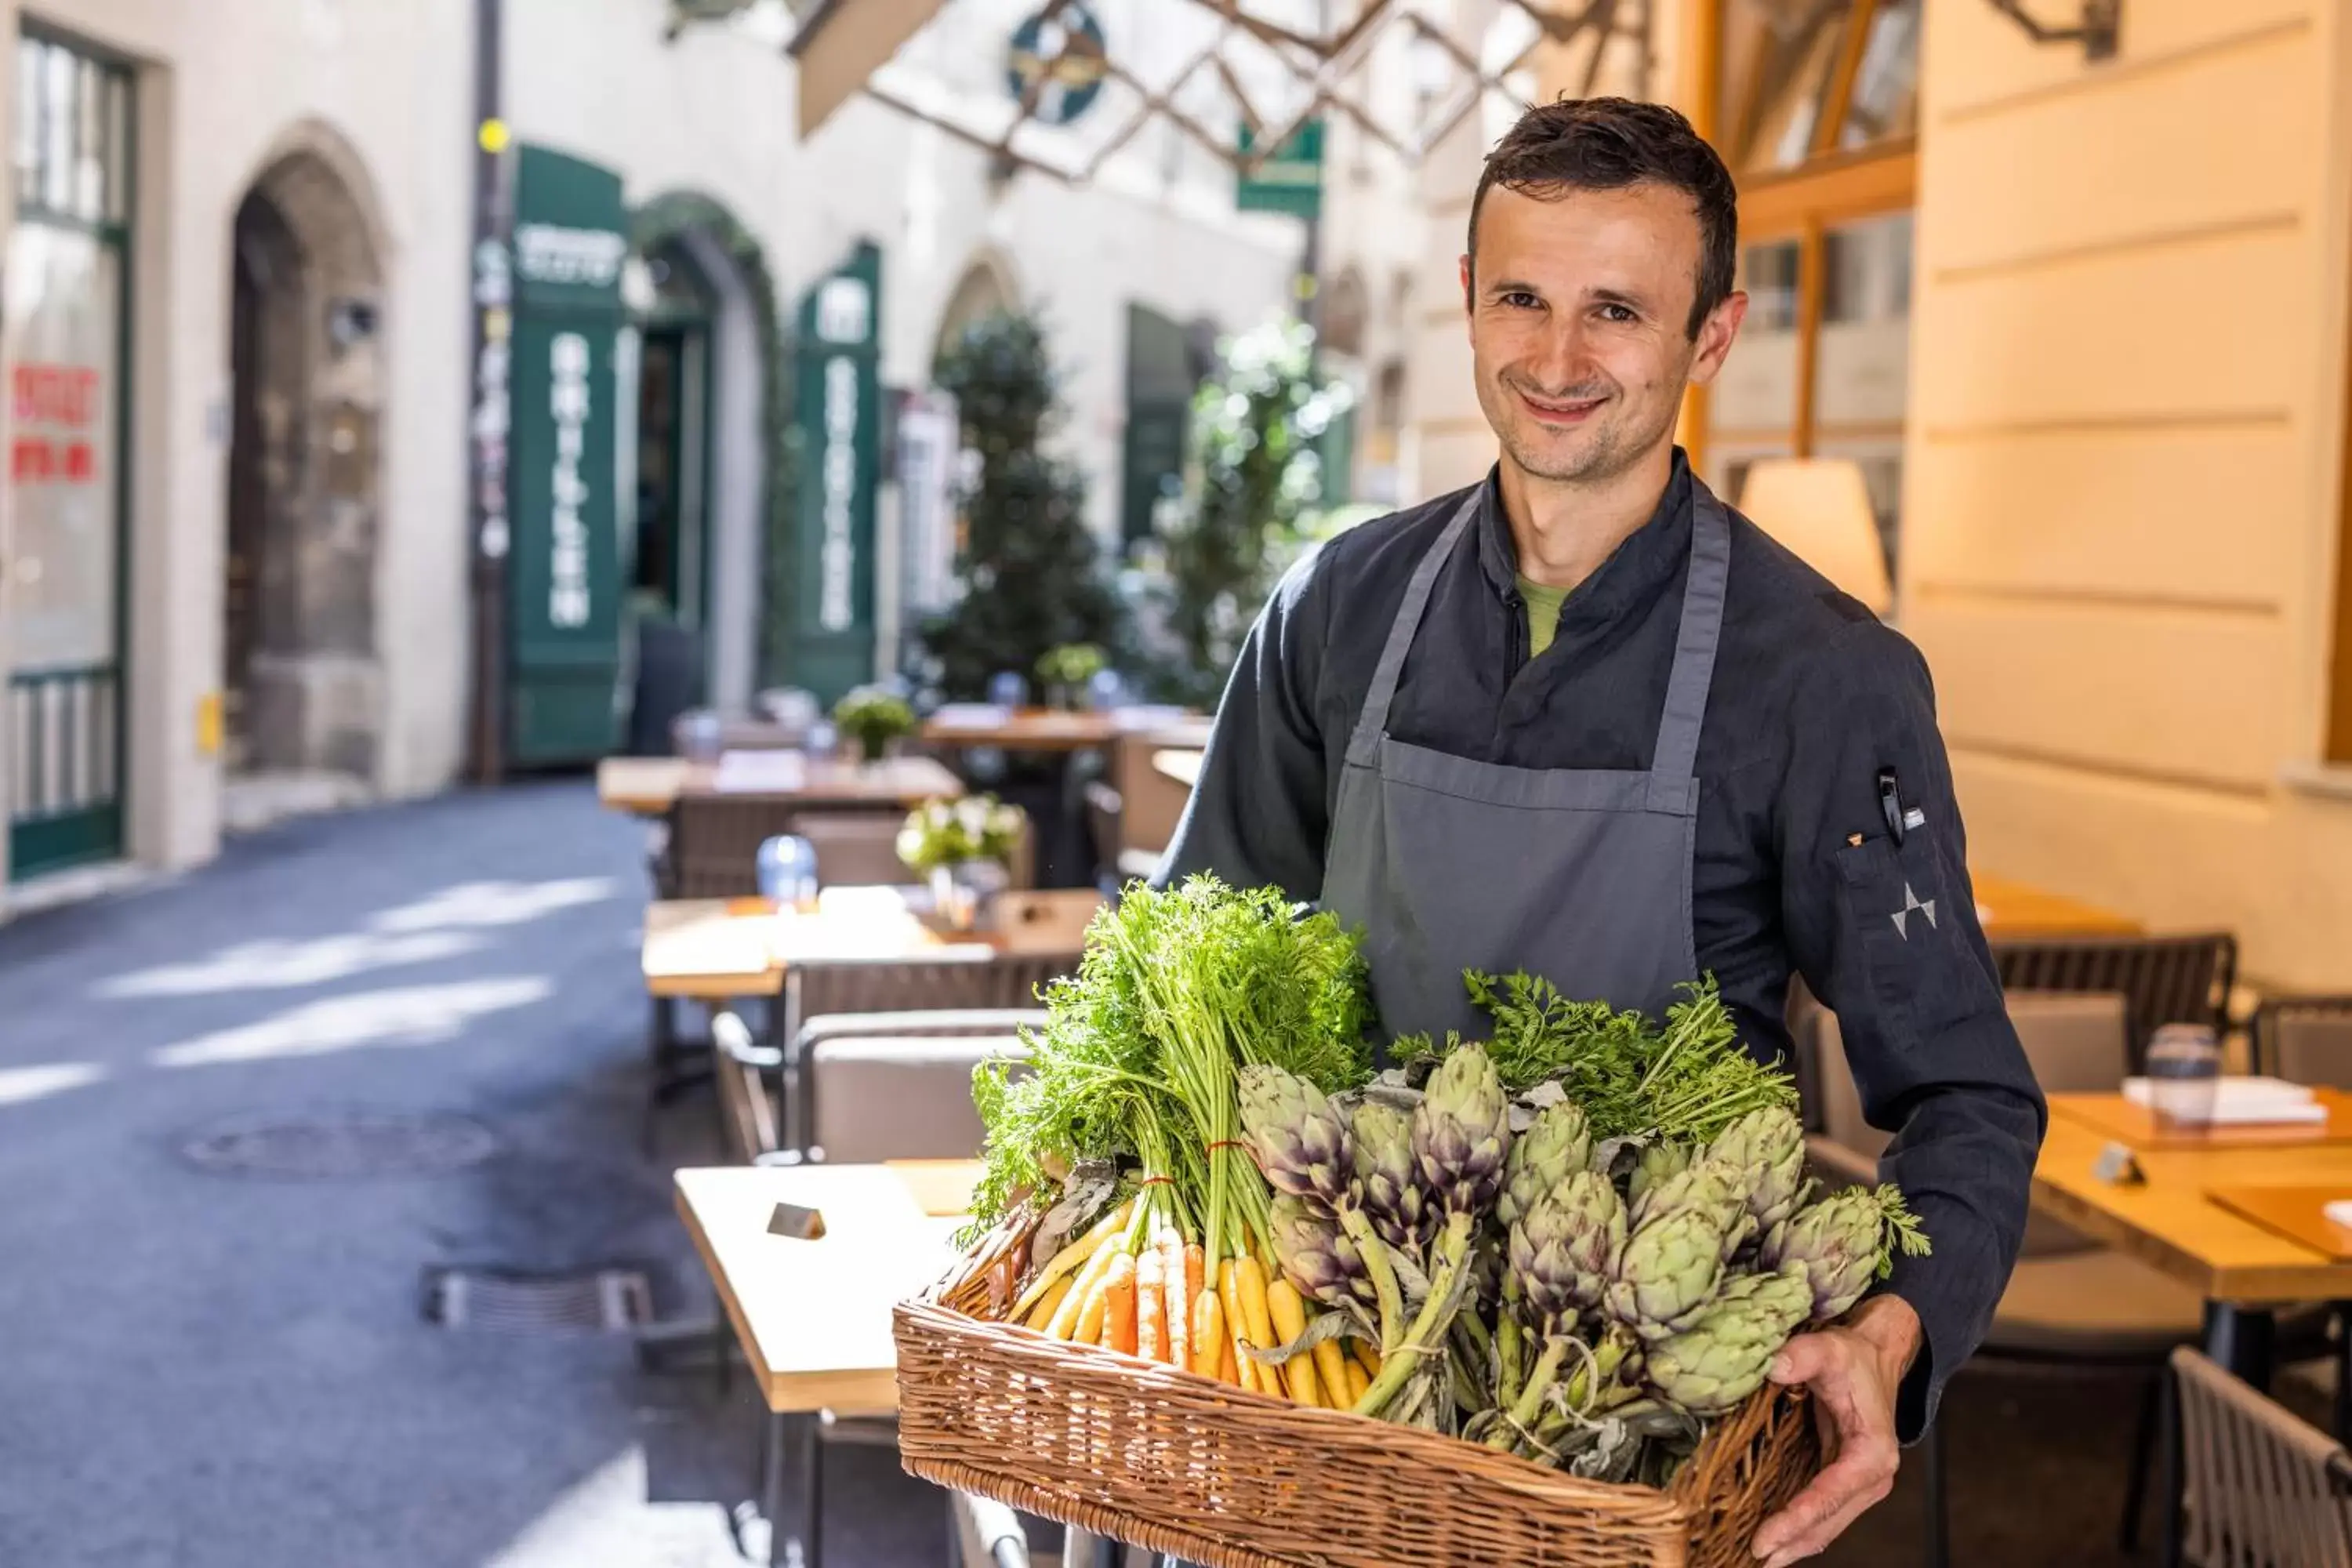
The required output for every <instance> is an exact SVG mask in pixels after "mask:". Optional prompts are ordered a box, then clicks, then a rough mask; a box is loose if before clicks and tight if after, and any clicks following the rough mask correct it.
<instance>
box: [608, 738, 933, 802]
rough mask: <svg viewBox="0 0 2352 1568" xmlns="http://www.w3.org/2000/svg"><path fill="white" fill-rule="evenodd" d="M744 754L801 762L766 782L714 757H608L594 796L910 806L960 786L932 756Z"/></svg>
mask: <svg viewBox="0 0 2352 1568" xmlns="http://www.w3.org/2000/svg"><path fill="white" fill-rule="evenodd" d="M743 754H744V755H746V756H750V757H800V758H802V760H803V765H802V766H800V767H799V768H797V769H795V770H793V772H794V773H796V775H797V776H794V777H792V778H789V779H782V778H779V779H776V780H774V781H773V782H767V781H762V780H761V779H759V778H758V777H757V776H756V775H753V774H741V773H738V774H733V775H730V773H728V772H727V770H726V769H725V768H724V767H723V766H722V764H720V763H697V762H688V761H687V760H686V759H685V758H683V757H606V758H604V760H603V761H602V762H600V763H597V764H596V798H597V800H598V802H599V803H600V804H602V805H604V806H605V807H606V808H607V809H608V810H613V811H625V812H628V813H630V814H632V815H633V816H663V815H665V814H666V813H667V812H668V810H669V808H670V807H671V805H674V804H676V802H677V799H678V798H679V797H680V796H681V795H726V796H729V797H736V796H741V797H745V798H751V799H760V800H789V801H792V802H794V803H796V804H798V805H811V806H899V807H912V806H915V805H920V804H921V803H923V802H924V801H927V800H935V799H949V800H952V799H954V798H956V797H957V796H959V795H962V794H963V781H962V780H961V779H959V778H957V777H956V776H955V774H954V773H950V771H949V770H948V768H947V767H946V765H945V764H943V763H940V762H938V761H937V760H935V759H933V758H930V757H886V758H884V759H883V760H882V761H880V762H878V763H858V762H852V761H848V760H845V759H844V758H840V757H808V756H805V755H804V754H803V753H802V752H746V753H743ZM761 765H763V764H759V763H753V764H751V766H753V767H759V766H761ZM764 765H768V766H775V765H778V764H764ZM782 765H784V766H790V764H782Z"/></svg>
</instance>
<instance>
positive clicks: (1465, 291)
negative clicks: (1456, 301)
mask: <svg viewBox="0 0 2352 1568" xmlns="http://www.w3.org/2000/svg"><path fill="white" fill-rule="evenodd" d="M1461 273H1462V310H1463V313H1464V314H1465V315H1466V314H1468V313H1469V310H1470V253H1469V252H1468V251H1466V250H1465V251H1464V252H1463V253H1462V265H1461Z"/></svg>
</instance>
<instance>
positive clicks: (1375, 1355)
mask: <svg viewBox="0 0 2352 1568" xmlns="http://www.w3.org/2000/svg"><path fill="white" fill-rule="evenodd" d="M1348 1348H1349V1350H1351V1351H1353V1352H1355V1354H1356V1361H1357V1363H1358V1364H1360V1365H1361V1366H1362V1367H1363V1369H1364V1371H1365V1372H1367V1373H1370V1374H1371V1375H1372V1376H1374V1377H1378V1376H1380V1375H1381V1352H1379V1351H1377V1350H1375V1349H1373V1348H1372V1346H1371V1344H1370V1342H1367V1341H1364V1340H1349V1342H1348Z"/></svg>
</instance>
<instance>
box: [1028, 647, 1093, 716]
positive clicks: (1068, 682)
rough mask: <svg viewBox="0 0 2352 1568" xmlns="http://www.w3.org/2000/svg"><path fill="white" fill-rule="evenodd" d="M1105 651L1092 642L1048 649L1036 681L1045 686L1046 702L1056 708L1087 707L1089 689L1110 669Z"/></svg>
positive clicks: (1041, 662) (1039, 665)
mask: <svg viewBox="0 0 2352 1568" xmlns="http://www.w3.org/2000/svg"><path fill="white" fill-rule="evenodd" d="M1108 664H1109V660H1108V659H1107V658H1104V657H1103V650H1102V649H1101V648H1099V647H1097V646H1096V645H1094V644H1093V643H1090V642H1073V643H1064V644H1062V645H1061V646H1060V647H1050V648H1047V649H1046V650H1045V655H1044V657H1042V658H1039V659H1038V660H1037V679H1040V680H1043V681H1044V682H1045V690H1046V694H1047V695H1046V700H1047V701H1048V702H1049V703H1050V704H1051V705H1052V706H1054V707H1055V708H1067V709H1076V708H1079V707H1081V706H1083V705H1084V704H1085V701H1086V696H1087V687H1088V686H1090V685H1091V684H1092V683H1093V681H1094V678H1095V677H1096V676H1097V675H1100V674H1101V673H1102V672H1103V670H1104V669H1105V668H1107V667H1108Z"/></svg>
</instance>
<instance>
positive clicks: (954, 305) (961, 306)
mask: <svg viewBox="0 0 2352 1568" xmlns="http://www.w3.org/2000/svg"><path fill="white" fill-rule="evenodd" d="M1020 308H1021V290H1020V287H1019V285H1018V284H1017V283H1016V282H1015V280H1014V278H1013V268H1012V265H1011V264H1010V263H1009V262H1007V261H1006V260H1005V258H1003V256H1002V255H1001V254H999V253H998V252H997V251H995V250H994V249H985V250H982V251H981V252H980V253H979V254H977V255H975V256H974V257H973V258H971V262H970V264H968V265H967V266H966V267H965V268H964V269H963V276H962V277H961V278H959V279H956V286H955V289H954V291H953V292H951V293H950V294H949V295H948V302H947V306H946V308H945V309H944V310H940V330H939V331H938V333H937V334H936V335H935V336H934V338H933V339H932V342H931V363H933V364H937V363H939V359H940V355H941V354H943V353H946V352H947V351H948V349H949V348H950V346H951V345H952V344H953V343H954V342H955V341H956V339H958V338H960V337H961V336H962V335H963V331H964V329H965V328H967V327H969V326H971V324H972V323H973V322H975V321H985V320H987V319H988V318H989V317H991V316H992V315H995V314H997V313H999V312H1000V311H1004V310H1019V309H1020Z"/></svg>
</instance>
